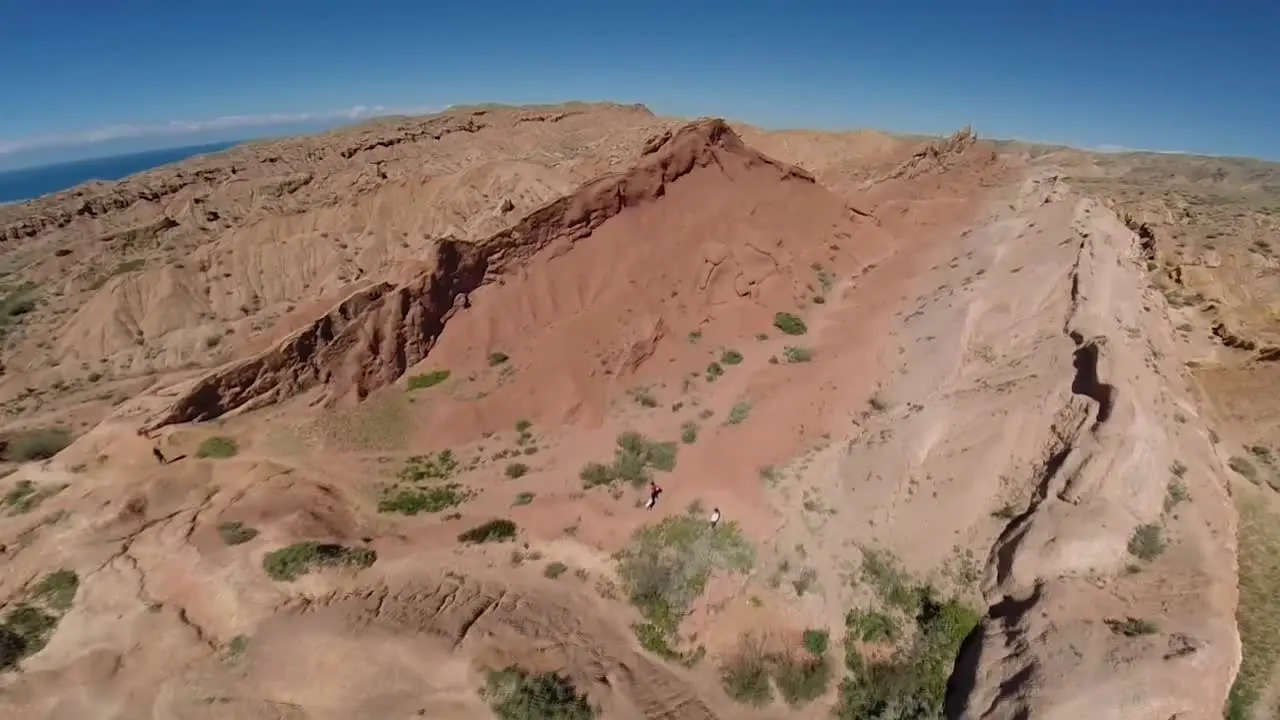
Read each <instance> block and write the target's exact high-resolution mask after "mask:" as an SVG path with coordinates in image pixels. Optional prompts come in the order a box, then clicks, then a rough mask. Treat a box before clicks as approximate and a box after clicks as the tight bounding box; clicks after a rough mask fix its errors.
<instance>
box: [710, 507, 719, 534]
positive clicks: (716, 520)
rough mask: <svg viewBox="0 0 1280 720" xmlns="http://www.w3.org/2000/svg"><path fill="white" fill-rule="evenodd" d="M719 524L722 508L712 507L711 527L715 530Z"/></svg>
mask: <svg viewBox="0 0 1280 720" xmlns="http://www.w3.org/2000/svg"><path fill="white" fill-rule="evenodd" d="M719 524H720V508H712V509H711V529H712V530H715V529H716V526H717V525H719Z"/></svg>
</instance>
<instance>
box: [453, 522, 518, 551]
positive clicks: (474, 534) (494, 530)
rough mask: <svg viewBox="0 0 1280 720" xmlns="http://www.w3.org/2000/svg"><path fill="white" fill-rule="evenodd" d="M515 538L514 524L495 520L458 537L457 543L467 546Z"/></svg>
mask: <svg viewBox="0 0 1280 720" xmlns="http://www.w3.org/2000/svg"><path fill="white" fill-rule="evenodd" d="M515 536H516V524H515V523H513V522H511V521H510V520H502V519H495V520H490V521H488V522H486V523H482V524H480V525H477V526H475V527H473V528H471V529H470V530H467V531H466V532H463V533H461V534H459V535H458V542H463V543H468V544H473V545H474V544H478V543H488V542H503V541H505V540H511V539H513V538H514V537H515Z"/></svg>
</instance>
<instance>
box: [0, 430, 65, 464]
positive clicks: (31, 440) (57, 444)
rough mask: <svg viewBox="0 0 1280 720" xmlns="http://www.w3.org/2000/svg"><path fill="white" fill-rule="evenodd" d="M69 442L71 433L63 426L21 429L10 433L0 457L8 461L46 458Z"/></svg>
mask: <svg viewBox="0 0 1280 720" xmlns="http://www.w3.org/2000/svg"><path fill="white" fill-rule="evenodd" d="M70 444H71V433H70V432H68V431H67V430H65V429H63V428H39V429H34V430H23V431H20V432H17V433H14V434H13V435H10V436H9V438H8V442H7V443H5V445H4V449H3V451H0V457H2V458H3V459H5V460H8V461H9V462H31V461H33V460H48V459H49V458H51V457H53V456H54V455H57V454H58V453H59V452H62V450H63V448H65V447H66V446H68V445H70Z"/></svg>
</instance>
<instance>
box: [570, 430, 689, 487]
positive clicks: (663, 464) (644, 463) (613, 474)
mask: <svg viewBox="0 0 1280 720" xmlns="http://www.w3.org/2000/svg"><path fill="white" fill-rule="evenodd" d="M678 449H679V448H678V446H677V445H676V443H674V442H655V441H653V440H649V439H648V438H646V437H645V436H643V435H641V434H640V433H637V432H630V431H628V432H624V433H622V434H621V435H619V436H618V439H617V446H616V447H615V448H614V451H613V464H612V465H604V464H602V463H597V462H593V463H587V464H586V465H585V466H583V468H582V470H581V472H579V474H578V477H579V478H580V479H581V480H582V485H583V487H585V488H593V487H596V486H599V485H611V484H613V483H614V482H615V481H618V480H621V481H624V482H628V483H630V484H631V485H633V486H635V487H639V486H640V485H643V484H644V483H646V482H648V481H649V479H650V478H651V477H652V472H651V470H661V471H663V472H671V471H672V470H674V469H675V466H676V455H677V452H678Z"/></svg>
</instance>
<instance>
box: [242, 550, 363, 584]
mask: <svg viewBox="0 0 1280 720" xmlns="http://www.w3.org/2000/svg"><path fill="white" fill-rule="evenodd" d="M377 560H378V554H377V553H376V552H374V551H373V550H371V549H369V548H363V547H356V548H352V547H346V546H344V545H338V544H334V543H319V542H300V543H294V544H293V545H287V546H285V547H282V548H280V549H278V550H272V551H271V552H269V553H267V554H266V556H264V557H263V558H262V568H263V570H265V571H266V573H267V576H268V577H270V578H271V579H272V580H279V581H282V582H291V581H293V580H297V579H298V578H300V577H302V576H303V575H306V574H307V573H309V572H311V571H312V570H318V569H321V568H331V567H353V568H357V569H364V568H368V567H370V566H372V565H373V564H374V563H375V562H377Z"/></svg>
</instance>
